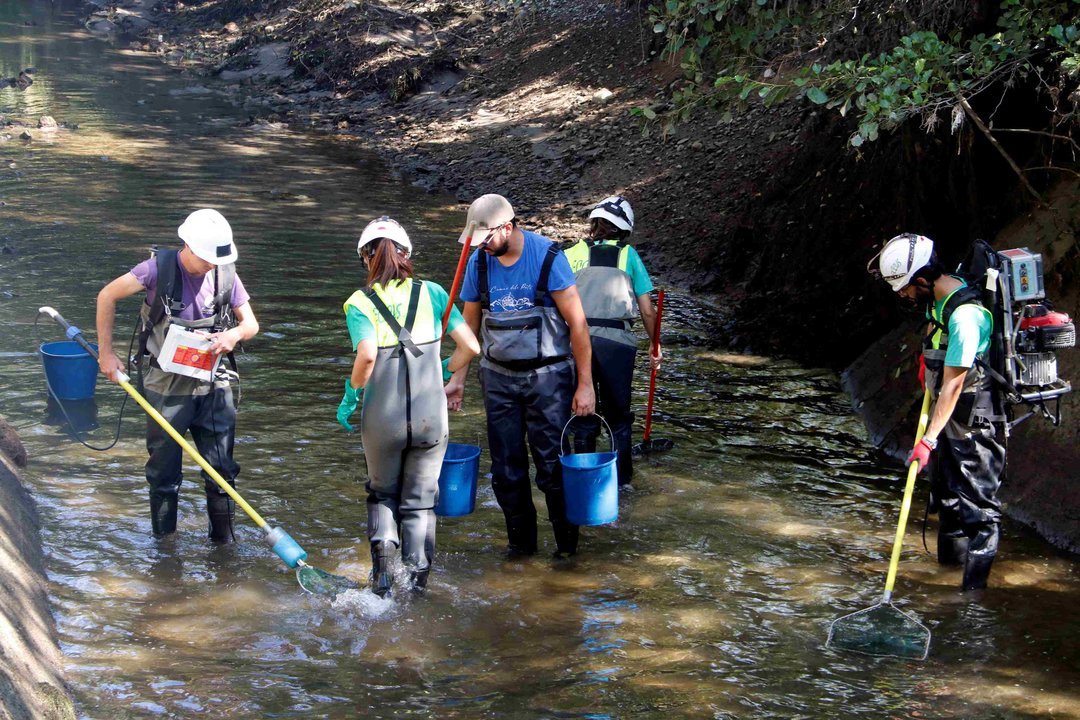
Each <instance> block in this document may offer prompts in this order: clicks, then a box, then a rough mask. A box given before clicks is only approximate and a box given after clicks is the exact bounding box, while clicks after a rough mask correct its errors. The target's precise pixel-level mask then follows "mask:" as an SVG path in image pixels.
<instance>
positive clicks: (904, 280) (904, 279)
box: [866, 233, 934, 292]
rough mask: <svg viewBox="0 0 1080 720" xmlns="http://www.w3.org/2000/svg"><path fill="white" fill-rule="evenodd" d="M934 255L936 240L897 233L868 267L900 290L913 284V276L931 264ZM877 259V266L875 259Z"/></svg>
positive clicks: (871, 272)
mask: <svg viewBox="0 0 1080 720" xmlns="http://www.w3.org/2000/svg"><path fill="white" fill-rule="evenodd" d="M933 256H934V241H933V240H931V239H930V238H928V237H925V236H923V235H916V234H914V233H904V234H902V235H897V236H896V237H894V238H893V239H892V240H890V241H889V242H887V243H885V247H883V248H882V249H881V252H879V253H878V254H877V255H875V256H874V257H873V258H871V259H870V262H869V263H867V265H866V269H867V270H868V271H869V272H870V274H871V275H875V276H878V277H880V278H881V279H882V280H884V281H885V282H887V283H889V286H890V287H891V288H892V289H893V292H900V291H901V290H903V289H904V288H906V287H907V286H908V285H910V284H911V276H912V275H914V274H915V273H916V272H918V271H919V270H921V269H922V268H924V267H926V266H927V265H929V264H930V260H931V259H932V258H933ZM875 260H877V261H878V264H877V267H876V268H875V267H874V261H875Z"/></svg>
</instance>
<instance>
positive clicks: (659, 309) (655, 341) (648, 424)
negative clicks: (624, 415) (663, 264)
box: [641, 290, 664, 442]
mask: <svg viewBox="0 0 1080 720" xmlns="http://www.w3.org/2000/svg"><path fill="white" fill-rule="evenodd" d="M663 317H664V291H663V290H660V292H659V293H658V295H657V298H656V325H654V326H653V336H652V347H651V348H649V355H650V356H652V355H655V354H656V351H657V349H659V347H660V320H661V318H663ZM650 364H651V357H650ZM655 396H656V368H653V369H652V374H651V375H649V405H648V408H647V409H646V410H645V434H644V435H642V436H641V440H642V442H644V441H646V440H648V439H649V435H651V434H652V408H653V398H654V397H655Z"/></svg>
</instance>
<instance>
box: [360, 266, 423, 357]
mask: <svg viewBox="0 0 1080 720" xmlns="http://www.w3.org/2000/svg"><path fill="white" fill-rule="evenodd" d="M423 284H424V283H423V282H422V281H420V280H414V281H413V286H412V292H411V293H410V294H409V309H408V312H406V314H405V325H406V327H402V326H401V323H399V322H398V321H397V318H395V317H394V314H393V313H391V312H390V308H388V307H386V303H384V302H383V299H382V298H381V297H379V293H377V292H375V290H374V288H368V289H367V290H365V291H364V294H365V295H367V297H368V300H370V301H371V304H372V305H374V306H375V309H376V310H378V311H379V314H380V315H382V316H383V320H385V321H386V324H387V325H389V326H390V329H391V330H393V331H394V334H395V335H397V339H398V343H400V345H399V347H398V349H397V350H395V351H394V353H393V355H392V357H398V356H399V354H400V353H401V348H402V347H404V348H405V349H406V350H408V351H409V352H410V353H412V356H413V357H420V356H421V355H423V354H424V351H423V350H421V349H420V348H418V347H417V346H416V343H414V342H413V339H412V333H411V332H410V331H409V329H410V328H411V327H412V325H413V323H414V322H415V321H416V308H417V306H418V305H419V304H420V288H421V286H422V285H423Z"/></svg>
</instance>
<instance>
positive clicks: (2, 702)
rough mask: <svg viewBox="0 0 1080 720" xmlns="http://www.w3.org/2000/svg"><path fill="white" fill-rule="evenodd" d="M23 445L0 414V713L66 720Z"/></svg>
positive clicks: (24, 719) (17, 719)
mask: <svg viewBox="0 0 1080 720" xmlns="http://www.w3.org/2000/svg"><path fill="white" fill-rule="evenodd" d="M16 463H18V466H25V464H26V451H25V450H24V449H23V446H22V443H21V442H20V441H19V436H18V434H17V433H16V432H15V430H14V429H13V428H12V427H11V426H10V425H8V423H7V421H6V420H4V419H3V418H2V417H0V658H2V660H3V661H2V662H0V719H2V720H68V719H69V718H74V717H75V710H74V705H73V704H72V700H71V694H70V691H69V690H68V687H67V685H66V683H65V682H64V676H63V662H62V659H61V655H60V648H59V646H58V645H57V638H56V627H55V625H54V624H53V618H52V615H51V614H50V613H49V602H48V595H47V583H46V579H45V566H44V562H43V558H42V553H41V537H40V531H39V527H40V526H39V524H38V517H37V513H36V511H35V509H34V503H33V500H32V499H31V498H30V495H29V494H28V493H27V492H26V490H25V489H23V486H22V483H21V482H20V480H19V475H18V466H17V465H16Z"/></svg>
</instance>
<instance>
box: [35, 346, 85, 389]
mask: <svg viewBox="0 0 1080 720" xmlns="http://www.w3.org/2000/svg"><path fill="white" fill-rule="evenodd" d="M91 347H93V348H94V350H97V345H95V344H93V343H91ZM39 350H40V352H41V363H42V364H43V365H44V366H45V378H46V379H47V380H48V381H49V387H51V388H52V391H53V394H54V395H55V396H56V397H57V398H58V399H60V400H89V399H90V398H92V397H94V388H95V386H96V385H97V376H98V364H97V360H95V359H94V358H93V357H91V356H90V353H88V352H86V350H84V349H83V348H82V346H81V345H79V343H77V342H75V341H74V340H62V341H60V342H47V343H42V344H41V347H40V348H39Z"/></svg>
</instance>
